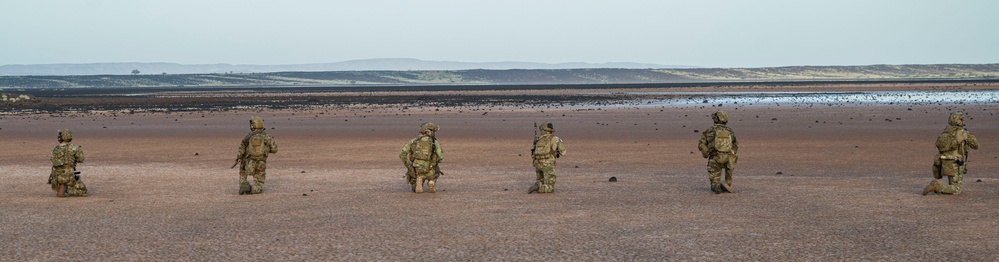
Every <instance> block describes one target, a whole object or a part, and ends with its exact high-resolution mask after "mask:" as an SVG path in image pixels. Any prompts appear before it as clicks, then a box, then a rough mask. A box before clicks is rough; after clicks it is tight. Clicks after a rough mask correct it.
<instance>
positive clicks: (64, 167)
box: [52, 165, 75, 170]
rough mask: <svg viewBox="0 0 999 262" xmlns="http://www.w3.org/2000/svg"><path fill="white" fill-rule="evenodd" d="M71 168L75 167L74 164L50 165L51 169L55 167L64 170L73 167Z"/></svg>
mask: <svg viewBox="0 0 999 262" xmlns="http://www.w3.org/2000/svg"><path fill="white" fill-rule="evenodd" d="M73 168H75V166H73V165H61V166H53V167H52V169H57V170H65V169H73Z"/></svg>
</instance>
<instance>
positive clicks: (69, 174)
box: [49, 129, 87, 197]
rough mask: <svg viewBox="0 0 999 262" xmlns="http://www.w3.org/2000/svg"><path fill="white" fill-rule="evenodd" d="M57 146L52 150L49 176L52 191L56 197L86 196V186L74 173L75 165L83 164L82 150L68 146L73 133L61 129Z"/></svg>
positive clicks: (71, 145)
mask: <svg viewBox="0 0 999 262" xmlns="http://www.w3.org/2000/svg"><path fill="white" fill-rule="evenodd" d="M58 136H59V145H57V146H56V147H55V148H53V149H52V157H51V158H50V160H52V173H50V174H49V184H51V185H52V190H53V191H56V196H58V197H65V196H66V195H70V196H84V197H85V196H87V186H86V185H84V184H83V181H80V176H78V175H77V174H79V172H76V163H83V149H80V146H78V145H74V144H70V143H69V142H72V141H73V133H72V132H70V131H69V129H61V130H59V132H58Z"/></svg>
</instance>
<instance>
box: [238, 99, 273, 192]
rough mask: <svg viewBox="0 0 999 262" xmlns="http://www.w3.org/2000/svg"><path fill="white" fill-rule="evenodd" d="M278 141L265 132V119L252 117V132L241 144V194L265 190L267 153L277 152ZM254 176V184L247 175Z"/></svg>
mask: <svg viewBox="0 0 999 262" xmlns="http://www.w3.org/2000/svg"><path fill="white" fill-rule="evenodd" d="M277 151H278V147H277V142H275V141H274V138H273V137H271V136H270V135H268V134H267V132H264V120H263V119H262V118H260V117H252V118H250V133H249V134H247V135H246V137H244V138H243V142H242V143H240V144H239V153H238V154H237V155H236V161H239V163H240V166H239V194H240V195H242V194H259V193H261V192H263V191H264V181H265V179H266V177H267V155H269V154H273V153H277ZM250 175H252V176H253V184H250V183H249V182H248V181H247V180H246V177H247V176H250Z"/></svg>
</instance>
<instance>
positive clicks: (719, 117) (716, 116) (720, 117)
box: [711, 110, 728, 124]
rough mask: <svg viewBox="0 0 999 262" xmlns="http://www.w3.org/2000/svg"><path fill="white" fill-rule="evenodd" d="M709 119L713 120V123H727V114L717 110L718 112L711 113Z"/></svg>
mask: <svg viewBox="0 0 999 262" xmlns="http://www.w3.org/2000/svg"><path fill="white" fill-rule="evenodd" d="M711 120H714V121H715V124H725V123H728V114H725V112H724V111H721V110H718V112H714V113H713V114H711Z"/></svg>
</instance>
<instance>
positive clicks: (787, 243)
mask: <svg viewBox="0 0 999 262" xmlns="http://www.w3.org/2000/svg"><path fill="white" fill-rule="evenodd" d="M910 108H911V110H910ZM435 109H438V108H436V107H410V108H408V109H407V110H403V109H402V108H401V107H392V106H390V107H387V108H368V109H361V108H359V107H358V108H354V109H351V108H339V109H326V108H319V109H313V110H291V109H286V110H260V111H250V110H244V111H227V112H222V113H219V112H215V113H209V112H184V113H171V114H165V113H155V114H152V113H150V114H142V113H139V114H134V115H117V116H110V115H107V114H96V113H95V114H87V115H78V116H74V117H70V116H62V117H51V116H49V115H29V116H21V115H5V116H2V118H0V141H2V145H3V146H2V148H3V150H2V151H0V161H2V164H0V178H2V179H0V199H2V202H0V224H2V225H0V260H2V261H25V260H62V259H68V260H247V259H257V260H264V261H269V260H348V261H370V260H410V259H412V260H418V261H422V260H473V261H481V260H570V261H575V260H626V261H630V260H737V261H744V260H826V261H828V260H896V261H909V260H976V261H988V260H996V259H997V258H999V255H997V252H999V241H996V240H997V239H999V228H997V219H999V208H996V203H997V201H999V176H997V174H996V173H995V171H994V170H996V169H997V168H999V161H997V158H999V153H997V151H995V150H993V148H994V147H993V146H992V145H994V144H995V143H997V142H996V141H999V116H996V115H994V112H996V111H997V110H999V105H984V106H983V105H968V106H965V105H934V106H904V105H902V106H898V105H885V106H819V105H816V106H814V107H802V106H799V107H792V106H780V107H778V106H771V107H760V106H756V107H753V106H736V105H725V106H723V107H721V109H724V110H726V111H727V112H728V113H729V115H730V117H731V119H732V120H731V122H730V123H729V126H731V127H732V128H733V129H734V130H735V133H736V135H737V137H738V139H739V142H740V149H741V150H740V152H739V153H740V158H739V165H738V168H737V170H736V176H735V184H734V188H735V189H736V190H737V193H734V194H722V195H716V194H713V193H711V191H710V190H709V189H708V179H707V174H706V170H705V163H706V160H704V159H703V158H701V156H700V153H698V152H697V148H696V144H697V139H698V137H699V135H700V131H703V130H704V129H705V128H707V127H709V126H710V125H711V119H710V118H709V117H708V115H709V114H710V113H711V112H713V111H715V110H717V109H719V108H717V107H710V106H706V107H705V108H700V107H693V106H691V107H681V108H669V107H667V108H658V107H655V108H654V107H642V108H635V107H628V108H611V107H603V108H598V107H593V108H561V109H558V108H554V107H552V108H518V107H512V106H502V107H500V106H497V107H480V108H446V107H445V108H439V109H440V111H436V110H435ZM955 110H964V111H968V112H969V113H970V115H969V117H967V118H966V121H967V124H968V126H969V130H970V131H971V132H972V133H973V134H974V135H976V136H977V137H978V140H979V141H980V142H981V144H982V149H981V150H977V151H973V152H972V154H971V156H970V160H971V161H970V162H969V174H968V175H967V176H966V177H965V183H964V193H962V194H961V195H932V194H931V195H929V196H922V195H920V192H921V190H922V188H923V186H925V185H926V184H927V183H928V182H929V181H930V180H931V178H932V175H931V172H930V166H931V161H932V158H933V157H934V154H935V153H936V148H935V147H934V144H933V143H934V141H935V139H936V136H937V135H938V134H939V133H940V132H941V131H942V130H943V128H944V127H945V126H946V122H947V115H948V113H950V112H951V111H955ZM251 115H260V116H263V117H264V119H265V121H266V125H267V127H268V132H269V133H270V134H272V135H273V136H274V137H275V138H276V139H277V142H278V144H279V146H280V147H279V148H280V151H279V152H278V153H277V154H275V155H272V156H271V158H270V160H269V161H268V180H267V186H266V191H265V192H264V193H263V194H260V195H248V196H241V195H238V194H237V178H238V175H237V170H234V169H229V166H230V165H231V164H232V162H233V158H234V157H235V154H236V146H237V144H238V143H239V141H240V139H241V138H242V136H243V135H245V134H246V133H247V132H248V122H247V120H248V119H249V117H250V116H251ZM775 118H776V119H777V120H773V119H775ZM886 119H887V120H886ZM545 120H551V121H552V122H554V124H555V127H556V129H557V131H556V135H557V136H559V137H561V138H562V139H563V140H564V141H565V143H566V146H567V148H568V154H567V155H566V156H564V157H563V158H561V159H559V162H558V163H559V165H558V175H559V176H558V183H557V187H556V193H554V194H531V195H528V194H526V191H527V188H528V187H530V185H531V184H532V183H533V181H534V170H533V168H532V166H531V163H530V162H531V161H530V159H529V157H528V156H527V155H528V153H529V151H528V150H529V147H530V143H531V138H532V135H533V126H532V124H533V123H534V122H536V121H545ZM888 120H890V121H888ZM425 121H432V122H435V123H438V124H440V125H441V126H442V130H441V131H440V132H439V135H438V138H439V139H440V141H441V143H442V145H443V147H444V153H445V162H444V163H443V164H442V167H443V170H444V172H446V175H445V176H443V177H442V178H441V179H440V181H439V184H438V192H437V193H436V194H429V193H424V194H414V193H411V192H409V187H408V186H407V185H406V183H405V182H404V180H403V173H404V172H405V168H404V167H403V166H402V163H401V161H400V160H399V159H398V157H397V155H398V153H399V150H400V148H401V147H402V145H403V144H404V143H405V142H406V141H408V140H409V139H411V138H413V137H415V136H416V135H417V129H418V125H419V124H420V123H422V122H425ZM60 128H70V129H72V130H73V132H74V137H75V140H74V141H73V142H74V143H76V144H79V145H82V146H83V149H84V151H85V153H86V158H87V159H86V162H85V163H82V164H80V165H79V170H80V171H82V172H83V175H82V176H83V180H84V181H85V182H86V183H87V185H88V187H89V189H90V193H91V196H90V197H86V198H80V197H75V198H63V199H60V198H56V197H55V193H54V192H53V191H51V190H50V189H49V187H48V185H46V184H45V180H46V178H47V177H48V172H49V169H48V164H49V163H48V155H49V152H50V150H51V148H52V147H53V146H55V145H56V130H57V129H60ZM611 176H615V177H617V179H618V182H616V183H611V182H608V181H607V180H608V178H610V177H611ZM979 180H980V182H978V181H979Z"/></svg>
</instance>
